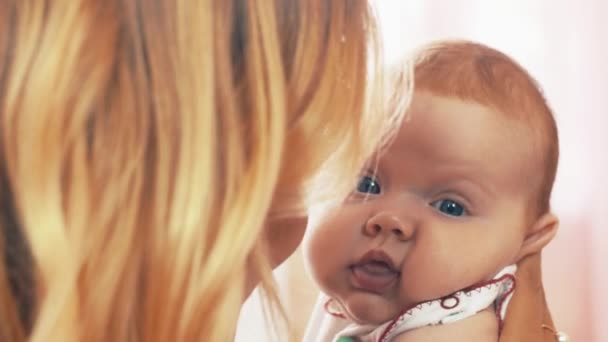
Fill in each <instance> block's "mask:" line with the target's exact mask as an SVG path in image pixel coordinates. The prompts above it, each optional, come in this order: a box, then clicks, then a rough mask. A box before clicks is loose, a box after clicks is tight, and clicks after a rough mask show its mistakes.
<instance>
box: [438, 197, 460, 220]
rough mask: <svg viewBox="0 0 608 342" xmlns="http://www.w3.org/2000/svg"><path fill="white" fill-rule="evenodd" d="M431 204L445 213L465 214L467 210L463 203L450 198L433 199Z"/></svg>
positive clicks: (451, 214)
mask: <svg viewBox="0 0 608 342" xmlns="http://www.w3.org/2000/svg"><path fill="white" fill-rule="evenodd" d="M431 205H432V206H433V207H434V208H435V209H437V210H439V211H441V212H442V213H444V214H446V215H450V216H464V215H466V214H467V211H466V209H465V208H464V206H463V205H461V204H460V203H458V202H456V201H453V200H451V199H443V200H439V201H435V202H433V203H431Z"/></svg>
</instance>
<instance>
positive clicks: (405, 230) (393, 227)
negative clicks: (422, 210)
mask: <svg viewBox="0 0 608 342" xmlns="http://www.w3.org/2000/svg"><path fill="white" fill-rule="evenodd" d="M364 233H365V235H367V236H370V237H375V236H378V235H380V234H390V235H392V236H394V237H396V238H397V239H398V240H401V241H407V240H409V239H410V238H411V237H412V235H413V234H414V229H413V227H412V225H411V224H406V223H404V222H403V220H402V219H400V218H399V217H398V216H397V215H394V214H391V213H387V212H382V213H378V214H376V215H374V216H372V217H371V218H370V219H369V220H368V221H367V222H366V224H365V227H364Z"/></svg>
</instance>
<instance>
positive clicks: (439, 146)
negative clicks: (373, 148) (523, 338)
mask: <svg viewBox="0 0 608 342" xmlns="http://www.w3.org/2000/svg"><path fill="white" fill-rule="evenodd" d="M414 63H415V65H414V71H415V82H414V83H415V92H414V94H413V98H412V103H411V106H410V108H409V109H408V111H409V113H408V118H407V120H406V121H405V122H404V123H403V125H402V127H401V128H400V131H399V132H398V134H397V136H396V137H395V139H394V141H393V142H392V143H391V145H390V146H389V147H388V149H386V150H385V151H383V152H382V153H381V154H379V155H378V156H374V158H372V160H374V162H370V164H369V167H368V168H366V169H364V170H363V171H362V172H361V175H360V178H359V181H358V185H357V186H356V188H355V189H354V190H353V192H352V194H351V195H350V196H349V197H348V198H347V199H345V200H344V202H342V203H340V204H339V205H329V206H327V205H326V206H324V207H317V208H313V209H312V210H311V217H310V223H309V229H308V232H307V236H306V237H305V241H304V246H305V247H304V252H305V256H306V259H307V262H308V265H307V266H308V269H309V271H310V273H311V274H312V276H313V279H314V280H315V281H316V282H317V283H318V284H319V286H320V288H321V290H322V292H323V295H322V298H321V299H320V302H319V303H318V304H317V308H316V309H315V312H314V313H313V316H312V319H311V321H310V322H309V326H308V329H307V333H306V336H305V341H307V342H308V341H322V342H325V341H348V340H351V341H374V342H375V341H414V340H415V341H496V340H497V336H498V334H499V330H500V328H501V325H502V319H503V317H504V312H505V309H506V305H507V303H508V300H509V298H510V295H511V294H512V292H513V290H514V289H515V277H514V271H515V266H514V264H516V263H517V262H518V261H519V260H521V259H522V258H524V257H525V256H527V255H530V254H532V253H536V252H538V251H540V250H541V249H542V248H543V247H544V246H545V245H547V243H549V241H551V239H552V238H553V237H554V235H555V233H556V229H557V222H558V221H557V218H556V217H555V216H554V215H553V214H552V213H551V211H550V207H549V199H550V194H551V189H552V186H553V181H554V178H555V172H556V167H557V160H558V138H557V130H556V126H555V121H554V119H553V115H552V113H551V110H550V109H549V107H548V105H547V103H546V101H545V99H544V97H543V95H542V93H541V91H540V90H539V88H538V86H537V85H536V83H535V81H534V80H533V79H532V78H531V77H530V75H529V74H528V73H527V72H526V71H525V70H524V69H523V68H522V67H521V66H519V65H518V64H516V63H515V62H514V61H513V60H512V59H510V58H509V57H507V56H506V55H504V54H502V53H500V52H498V51H496V50H494V49H491V48H489V47H486V46H483V45H480V44H476V43H472V42H465V41H447V42H439V43H434V44H432V45H429V46H426V47H425V48H424V49H422V50H421V52H419V53H418V54H417V55H416V58H415V62H414ZM447 323H450V324H447Z"/></svg>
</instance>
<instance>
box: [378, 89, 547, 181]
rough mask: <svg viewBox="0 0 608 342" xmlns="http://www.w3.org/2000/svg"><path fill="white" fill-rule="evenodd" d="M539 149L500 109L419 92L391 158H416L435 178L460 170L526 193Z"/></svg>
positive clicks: (527, 132)
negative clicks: (436, 173) (441, 172)
mask: <svg viewBox="0 0 608 342" xmlns="http://www.w3.org/2000/svg"><path fill="white" fill-rule="evenodd" d="M535 144H536V142H535V141H534V139H533V138H532V134H531V130H530V128H529V127H528V126H526V125H525V124H523V123H521V122H517V121H515V120H513V119H511V118H509V117H508V116H507V115H505V114H504V113H502V112H500V111H499V110H497V109H494V108H490V107H487V106H484V105H481V104H479V103H475V102H470V101H462V100H459V99H455V98H447V97H441V96H435V95H432V94H428V93H423V92H422V93H421V92H417V93H415V95H414V98H413V101H412V106H411V108H410V111H409V113H408V117H407V119H406V122H404V123H403V125H402V127H401V129H400V130H399V132H398V134H397V137H396V139H395V141H394V146H393V148H392V149H391V151H390V152H391V153H390V154H389V156H391V158H404V157H410V159H412V160H413V162H418V163H419V164H420V165H419V166H420V167H421V168H426V169H427V171H429V172H430V171H433V170H441V169H448V170H449V169H450V166H454V167H453V169H454V170H458V172H459V173H462V172H465V173H466V172H467V171H466V170H469V171H468V172H469V173H471V174H472V175H486V176H487V178H488V179H487V181H488V182H496V183H504V185H505V186H507V187H509V188H513V187H514V186H517V185H522V186H523V187H524V188H526V187H527V185H528V183H529V181H530V178H531V175H530V173H534V172H535V171H537V169H536V168H535V167H534V165H535V159H536V158H535V155H534V151H537V150H538V149H537V148H535V146H534V145H535ZM413 166H414V167H415V165H413ZM457 166H462V167H457ZM467 166H468V168H467ZM496 185H499V184H496Z"/></svg>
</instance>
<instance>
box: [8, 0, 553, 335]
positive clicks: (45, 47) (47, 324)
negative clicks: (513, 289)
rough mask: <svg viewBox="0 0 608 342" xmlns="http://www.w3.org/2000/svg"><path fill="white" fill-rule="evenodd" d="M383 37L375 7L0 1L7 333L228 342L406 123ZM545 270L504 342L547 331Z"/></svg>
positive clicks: (531, 268)
mask: <svg viewBox="0 0 608 342" xmlns="http://www.w3.org/2000/svg"><path fill="white" fill-rule="evenodd" d="M374 38H375V30H374V21H373V19H372V17H371V15H370V13H369V10H368V8H367V3H366V2H364V1H354V0H343V1H339V0H336V1H326V0H307V1H295V0H291V1H288V0H275V1H245V0H240V1H237V0H234V1H228V0H224V1H191V0H164V1H161V0H157V1H149V0H131V1H120V0H106V1H95V0H70V1H54V0H20V1H12V0H0V108H1V109H0V133H1V135H0V151H1V152H0V153H1V157H0V163H1V167H0V184H1V187H2V206H1V211H0V212H1V215H0V217H1V220H0V225H1V228H2V232H3V234H0V236H2V241H0V242H1V244H0V245H1V247H2V252H3V253H4V256H5V262H4V263H3V265H2V266H1V267H0V305H1V307H0V312H1V313H2V319H1V320H0V339H2V340H3V341H23V340H26V339H30V340H32V341H76V340H82V341H124V340H136V341H167V340H178V341H192V340H201V341H227V340H230V339H231V338H232V336H233V334H234V328H235V323H236V319H237V315H238V312H239V309H240V306H241V303H242V301H243V300H244V297H245V294H247V293H249V292H250V291H251V289H252V288H253V287H254V286H255V284H257V283H258V282H261V283H262V285H263V286H265V287H266V288H267V289H268V290H269V294H270V296H271V297H272V294H273V293H274V292H273V291H272V286H271V285H270V284H271V281H270V270H271V268H272V267H273V266H275V265H277V264H278V263H280V262H281V261H282V260H284V259H285V258H286V257H287V256H288V255H289V254H291V252H292V251H293V249H294V248H295V247H296V246H297V245H298V244H299V242H300V239H301V236H302V233H303V230H304V224H303V222H304V221H305V220H304V219H302V218H298V215H299V214H300V213H302V212H303V209H304V207H305V202H306V200H317V199H318V198H317V197H311V198H308V197H307V196H306V195H307V194H308V193H309V191H308V190H309V184H310V183H311V181H312V179H313V178H314V177H315V176H316V175H319V174H321V175H330V174H331V175H337V176H336V177H334V178H329V179H326V181H331V183H330V184H331V189H330V190H331V192H332V193H333V194H334V196H338V197H339V196H340V194H342V193H345V190H344V189H346V188H347V186H348V185H350V184H349V183H350V182H349V180H350V179H353V177H354V173H355V172H356V170H358V168H359V165H361V163H362V162H363V160H364V158H365V156H367V155H369V154H370V153H371V152H373V151H374V150H375V149H376V148H378V147H379V146H381V144H382V142H383V141H384V140H385V139H386V138H387V137H389V135H390V128H389V127H391V126H394V125H391V123H394V122H395V121H397V120H398V119H399V116H398V115H390V116H383V117H380V116H379V115H382V114H381V112H383V110H382V109H384V108H383V106H382V105H380V104H381V103H382V102H380V101H382V100H381V99H379V97H378V96H377V94H378V93H381V90H382V89H381V87H380V84H382V81H381V78H372V77H371V76H369V75H370V73H369V72H368V70H367V69H368V68H369V67H370V66H371V67H372V69H375V68H374V66H375V65H376V62H377V61H378V55H377V54H376V53H375V52H376V51H377V48H376V45H375V41H374ZM370 47H371V48H370ZM367 87H370V88H371V89H373V90H372V91H367V89H366V88H367ZM369 108H378V109H379V110H378V111H371V110H368V109H369ZM330 157H331V158H330ZM338 175H339V177H338ZM317 193H318V192H317ZM321 195H323V196H326V195H327V194H322V193H321ZM539 265H540V263H539V259H538V257H536V258H533V259H530V260H529V261H527V262H524V263H523V264H522V265H520V266H521V271H520V276H521V278H522V281H521V283H522V284H523V285H521V291H519V293H518V295H517V296H516V299H514V304H513V306H512V308H511V312H510V317H509V318H508V319H507V326H506V329H505V332H504V334H505V335H504V338H503V339H502V341H527V340H534V341H540V338H538V339H537V338H536V336H540V335H534V334H542V332H543V330H542V329H540V328H539V327H540V325H541V324H543V323H545V324H551V322H550V317H549V316H548V313H547V310H546V305H545V304H544V302H542V301H543V300H544V299H543V296H542V294H543V292H542V287H541V286H540V278H539V275H540V269H539ZM539 301H540V303H542V305H537V302H539ZM524 315H531V316H530V317H528V319H526V320H524V321H522V320H521V319H523V317H524ZM543 315H547V317H544V316H543ZM526 317H527V316H526ZM528 334H529V335H528ZM531 336H532V337H531ZM547 336H548V339H547V341H551V340H552V339H551V338H550V336H549V335H547ZM532 338H534V339H532Z"/></svg>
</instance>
